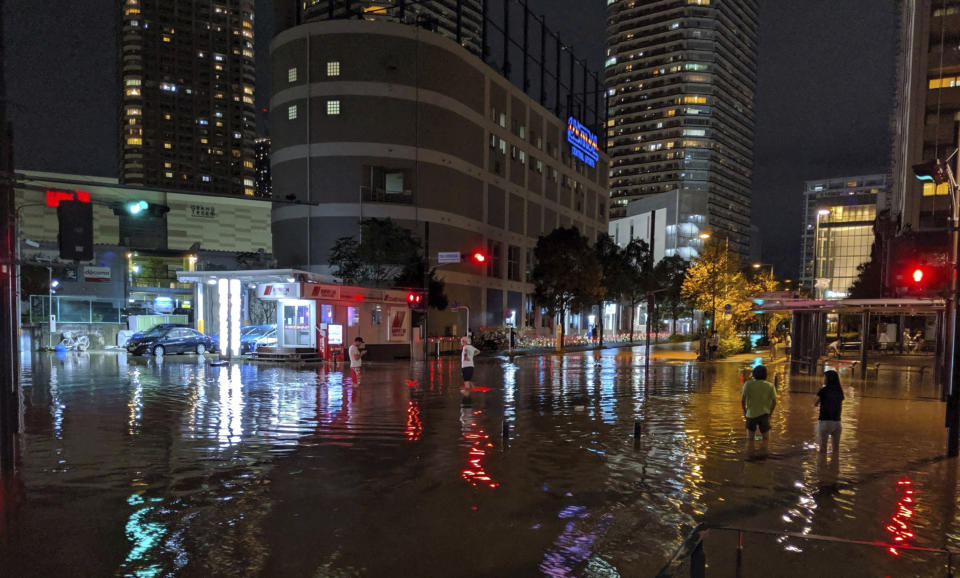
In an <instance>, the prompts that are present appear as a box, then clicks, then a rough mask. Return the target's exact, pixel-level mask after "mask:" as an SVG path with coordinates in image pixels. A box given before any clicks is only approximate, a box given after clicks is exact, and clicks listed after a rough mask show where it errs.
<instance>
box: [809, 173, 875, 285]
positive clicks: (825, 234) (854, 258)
mask: <svg viewBox="0 0 960 578" xmlns="http://www.w3.org/2000/svg"><path fill="white" fill-rule="evenodd" d="M888 195H889V182H888V179H887V176H886V175H860V176H852V177H842V178H834V179H822V180H817V181H807V182H806V183H804V191H803V203H804V210H803V232H802V236H801V240H802V241H801V251H802V255H801V273H800V282H801V285H802V286H803V287H804V288H806V289H807V290H808V291H810V292H811V293H812V294H813V295H814V296H816V297H817V298H821V299H824V298H826V299H842V298H845V297H848V296H849V290H850V285H851V284H852V283H853V282H854V281H855V280H856V279H857V276H858V275H859V271H858V269H857V267H858V266H860V264H862V263H865V262H867V261H869V260H870V249H871V247H872V246H873V241H874V222H875V221H876V217H877V211H878V207H879V208H880V209H879V210H883V208H884V207H885V206H886V205H887V203H888Z"/></svg>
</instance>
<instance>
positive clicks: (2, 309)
mask: <svg viewBox="0 0 960 578" xmlns="http://www.w3.org/2000/svg"><path fill="white" fill-rule="evenodd" d="M3 38H4V35H3V11H2V10H0V471H3V470H11V469H13V466H14V464H15V460H16V452H15V443H14V442H15V435H16V433H17V431H18V429H19V379H18V378H19V375H20V363H19V361H20V349H19V330H18V328H19V325H20V324H19V319H17V316H18V313H17V312H18V311H19V308H20V307H19V304H20V303H19V296H18V295H17V292H16V287H17V275H16V271H17V263H16V253H17V235H16V232H15V231H16V220H15V219H16V215H17V213H16V200H15V196H14V192H13V183H14V168H13V128H12V127H11V125H10V122H9V121H8V120H7V85H6V74H5V72H6V69H5V65H4V63H5V60H4V51H3Z"/></svg>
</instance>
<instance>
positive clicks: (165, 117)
mask: <svg viewBox="0 0 960 578" xmlns="http://www.w3.org/2000/svg"><path fill="white" fill-rule="evenodd" d="M172 118H173V117H172V116H171V115H170V113H169V112H168V113H166V114H164V115H163V120H170V119H172Z"/></svg>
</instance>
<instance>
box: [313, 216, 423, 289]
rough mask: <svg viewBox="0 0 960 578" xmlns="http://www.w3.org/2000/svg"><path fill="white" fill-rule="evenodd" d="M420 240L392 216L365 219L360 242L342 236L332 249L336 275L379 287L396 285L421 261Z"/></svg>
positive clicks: (332, 261) (330, 258)
mask: <svg viewBox="0 0 960 578" xmlns="http://www.w3.org/2000/svg"><path fill="white" fill-rule="evenodd" d="M422 260H423V257H422V256H421V247H420V240H419V239H418V238H416V237H414V235H413V232H412V231H410V229H406V228H404V227H401V226H399V225H397V224H396V223H394V222H393V220H392V219H390V218H389V217H388V218H386V219H364V220H363V221H362V222H361V223H360V242H357V241H356V239H354V238H353V237H352V236H350V237H340V238H339V239H337V240H336V242H335V243H334V244H333V247H332V248H331V250H330V257H329V261H330V265H331V266H332V267H333V274H334V276H336V277H338V278H340V279H341V280H344V281H349V280H354V281H356V282H357V283H359V284H372V285H374V286H376V287H382V286H384V285H393V284H394V283H395V281H396V279H397V277H399V276H400V275H401V273H403V271H404V269H406V268H408V267H412V266H414V265H415V264H416V263H418V262H421V261H422Z"/></svg>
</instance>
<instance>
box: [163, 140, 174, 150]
mask: <svg viewBox="0 0 960 578" xmlns="http://www.w3.org/2000/svg"><path fill="white" fill-rule="evenodd" d="M163 148H165V149H167V150H170V149H172V148H173V144H171V143H168V142H165V143H163Z"/></svg>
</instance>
